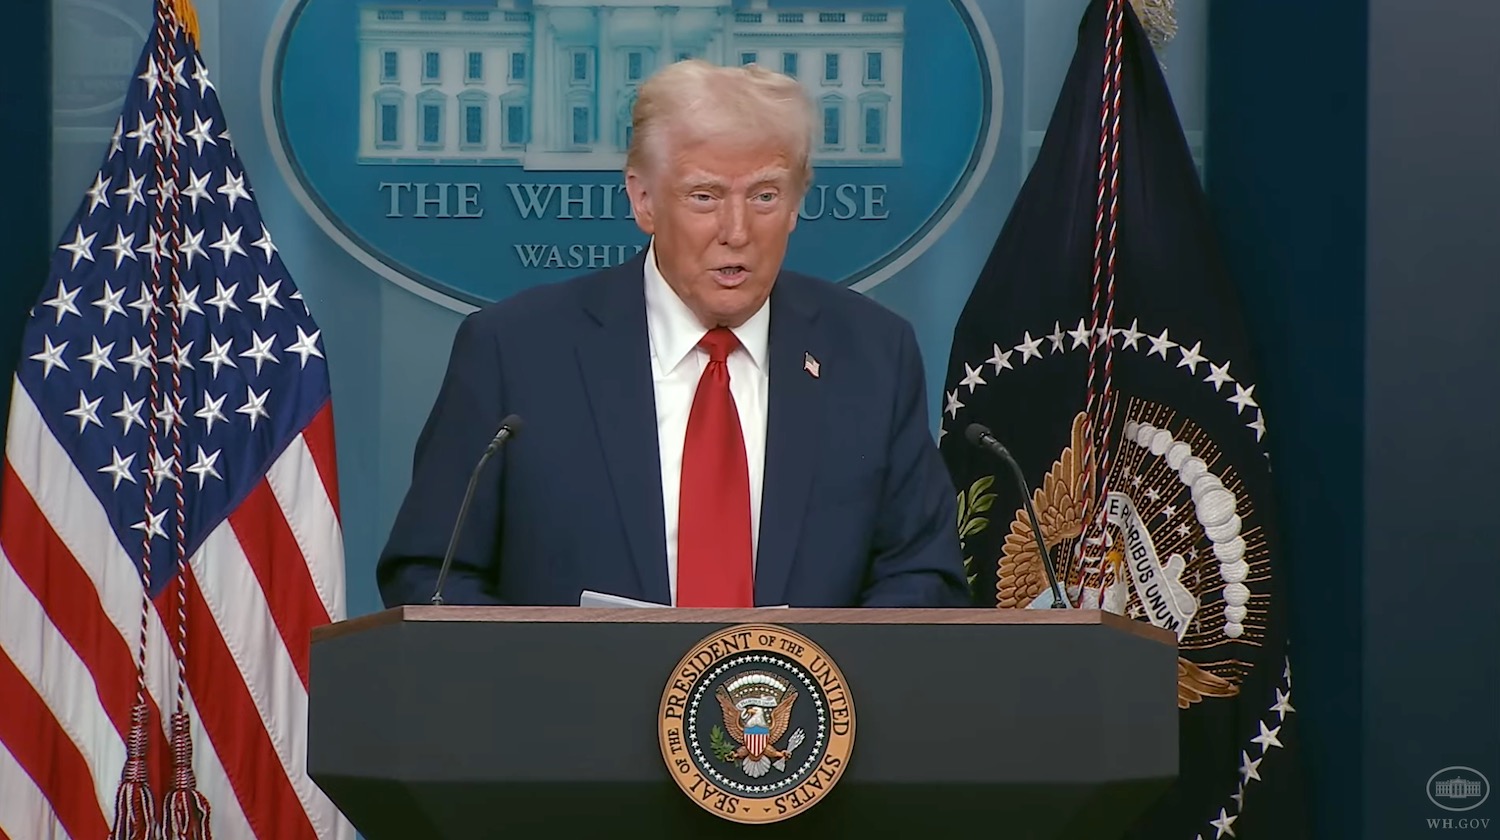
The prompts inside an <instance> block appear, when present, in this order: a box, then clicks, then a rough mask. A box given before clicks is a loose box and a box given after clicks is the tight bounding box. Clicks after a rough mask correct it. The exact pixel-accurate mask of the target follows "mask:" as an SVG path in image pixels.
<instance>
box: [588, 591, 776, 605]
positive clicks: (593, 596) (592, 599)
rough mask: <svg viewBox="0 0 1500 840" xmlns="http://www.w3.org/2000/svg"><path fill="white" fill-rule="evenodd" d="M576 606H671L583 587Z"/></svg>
mask: <svg viewBox="0 0 1500 840" xmlns="http://www.w3.org/2000/svg"><path fill="white" fill-rule="evenodd" d="M578 606H580V607H609V608H618V607H658V608H659V607H668V608H670V607H671V605H670V604H653V603H652V602H650V601H637V600H636V599H634V598H625V597H622V596H619V595H610V594H608V593H605V592H595V591H593V590H591V589H585V590H583V594H582V595H580V596H579V598H578ZM761 609H767V610H784V609H787V605H786V604H777V605H776V606H774V607H761Z"/></svg>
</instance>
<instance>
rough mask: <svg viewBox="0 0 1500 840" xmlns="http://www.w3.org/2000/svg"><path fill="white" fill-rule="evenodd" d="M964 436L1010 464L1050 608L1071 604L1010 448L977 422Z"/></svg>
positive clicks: (1023, 477) (1029, 489)
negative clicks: (1044, 574)
mask: <svg viewBox="0 0 1500 840" xmlns="http://www.w3.org/2000/svg"><path fill="white" fill-rule="evenodd" d="M964 437H966V438H968V439H969V443H972V444H974V445H975V446H977V447H979V448H980V449H983V450H985V451H986V452H989V453H990V454H991V455H994V456H995V457H997V458H999V459H1000V460H1002V461H1004V462H1005V463H1006V464H1007V465H1009V466H1010V471H1011V474H1012V475H1014V476H1015V477H1016V487H1017V489H1019V490H1020V491H1021V501H1022V503H1024V504H1025V506H1026V515H1027V516H1029V517H1030V518H1031V536H1032V537H1033V538H1034V539H1035V540H1036V548H1037V551H1040V552H1041V553H1042V565H1043V566H1044V567H1045V568H1046V570H1047V582H1048V583H1050V584H1051V586H1052V609H1054V610H1060V609H1066V608H1068V607H1071V606H1072V605H1071V604H1069V603H1068V602H1067V600H1066V599H1064V598H1063V594H1062V590H1061V589H1059V588H1058V586H1057V567H1056V566H1054V565H1052V555H1051V554H1048V553H1047V543H1046V541H1045V540H1043V539H1042V526H1041V525H1040V524H1038V523H1037V521H1036V508H1034V507H1032V506H1031V488H1030V487H1028V486H1027V485H1026V476H1024V475H1022V473H1021V466H1020V465H1019V464H1017V463H1016V459H1015V458H1012V457H1011V455H1010V450H1008V449H1006V448H1005V445H1004V444H1002V443H1000V441H999V440H998V439H996V437H995V435H994V433H992V432H991V431H990V430H989V429H988V428H986V427H985V426H983V425H982V424H979V423H970V424H969V428H968V429H966V430H965V431H964Z"/></svg>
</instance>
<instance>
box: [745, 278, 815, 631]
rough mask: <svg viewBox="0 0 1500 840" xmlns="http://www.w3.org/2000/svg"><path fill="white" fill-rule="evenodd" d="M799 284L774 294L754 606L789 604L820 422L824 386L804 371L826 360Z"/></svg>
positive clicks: (784, 284) (780, 284) (781, 283)
mask: <svg viewBox="0 0 1500 840" xmlns="http://www.w3.org/2000/svg"><path fill="white" fill-rule="evenodd" d="M803 282H806V281H802V280H800V278H795V277H787V276H783V277H782V278H781V279H780V280H778V281H777V286H776V289H775V291H773V292H772V293H771V332H770V341H769V348H770V353H769V355H770V371H769V373H770V382H769V388H770V394H769V397H768V414H767V418H766V465H765V478H764V481H763V483H762V487H763V488H764V490H763V491H762V495H761V505H760V542H759V546H758V548H757V551H756V561H755V603H756V605H758V606H775V605H778V604H785V603H787V599H786V584H787V577H788V576H789V575H790V574H791V570H792V561H793V560H794V559H795V555H796V551H797V544H798V541H799V538H800V536H801V532H802V519H803V513H804V511H805V510H806V508H807V498H808V493H809V490H810V487H811V485H812V478H813V465H814V463H816V460H817V459H816V457H815V456H816V454H817V452H818V440H817V437H818V433H819V430H820V428H821V425H822V424H821V423H820V420H821V418H822V416H823V398H822V389H821V388H820V387H819V386H820V382H819V380H818V379H817V378H815V377H814V376H812V375H811V374H810V373H809V372H808V371H807V370H805V369H804V363H805V358H806V354H809V353H810V354H811V355H812V356H813V358H814V359H820V358H822V357H823V352H822V351H823V348H822V346H821V344H820V343H819V342H818V337H817V335H815V334H814V331H813V324H814V321H815V320H816V318H817V307H816V305H815V303H814V302H813V301H812V299H811V296H810V295H809V294H808V290H807V289H805V288H804V287H803V286H802V285H801V283H803Z"/></svg>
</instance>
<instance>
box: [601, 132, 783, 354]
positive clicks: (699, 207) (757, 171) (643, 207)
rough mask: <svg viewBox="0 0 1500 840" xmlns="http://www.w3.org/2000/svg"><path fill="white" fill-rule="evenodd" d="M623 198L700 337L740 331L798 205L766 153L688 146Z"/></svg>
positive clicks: (634, 175)
mask: <svg viewBox="0 0 1500 840" xmlns="http://www.w3.org/2000/svg"><path fill="white" fill-rule="evenodd" d="M664 158H665V160H658V161H655V162H654V163H655V168H654V169H653V171H650V172H636V171H633V170H632V171H631V172H629V173H628V174H627V175H626V179H625V184H626V189H627V191H628V192H629V194H630V203H631V206H632V208H633V209H634V211H635V217H636V224H638V225H639V226H640V228H641V230H643V231H645V232H646V233H648V234H651V235H652V236H654V237H655V252H656V264H657V267H658V268H660V270H661V273H662V276H663V277H664V278H666V281H667V284H668V285H670V286H671V287H672V289H673V291H675V292H677V296H678V297H680V298H682V300H683V302H684V303H686V304H687V306H688V308H689V309H691V310H692V311H693V314H695V315H697V316H698V320H699V321H701V322H702V323H703V325H704V326H706V327H715V326H727V327H735V326H739V325H740V324H742V323H744V322H745V321H746V319H748V318H749V317H750V316H751V315H754V314H755V312H756V310H758V309H760V306H761V304H763V303H765V300H766V298H767V297H769V296H770V295H771V287H772V286H773V285H774V284H775V282H776V275H777V273H778V272H780V271H781V261H782V259H783V258H785V256H786V243H787V237H788V235H790V234H791V232H792V229H793V228H795V227H796V226H797V210H798V205H799V204H800V202H801V196H800V194H799V192H798V190H797V189H796V186H795V184H794V183H793V178H792V170H791V159H790V158H789V157H788V155H787V154H786V152H785V151H784V150H783V149H781V148H779V147H778V146H777V145H775V144H772V143H765V144H724V143H713V142H686V143H682V144H680V145H677V144H674V145H672V146H669V147H668V148H667V149H666V155H665V156H664Z"/></svg>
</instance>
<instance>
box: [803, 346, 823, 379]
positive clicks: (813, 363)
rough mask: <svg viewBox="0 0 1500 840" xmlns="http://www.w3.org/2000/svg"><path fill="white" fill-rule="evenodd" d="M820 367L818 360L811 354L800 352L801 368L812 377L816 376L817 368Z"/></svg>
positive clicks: (815, 377)
mask: <svg viewBox="0 0 1500 840" xmlns="http://www.w3.org/2000/svg"><path fill="white" fill-rule="evenodd" d="M821 367H822V365H819V364H818V360H817V359H814V358H813V354H811V353H808V352H806V351H804V352H803V353H802V369H803V370H805V371H807V372H808V373H809V374H811V375H812V378H813V379H817V378H818V370H819V368H821Z"/></svg>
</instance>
